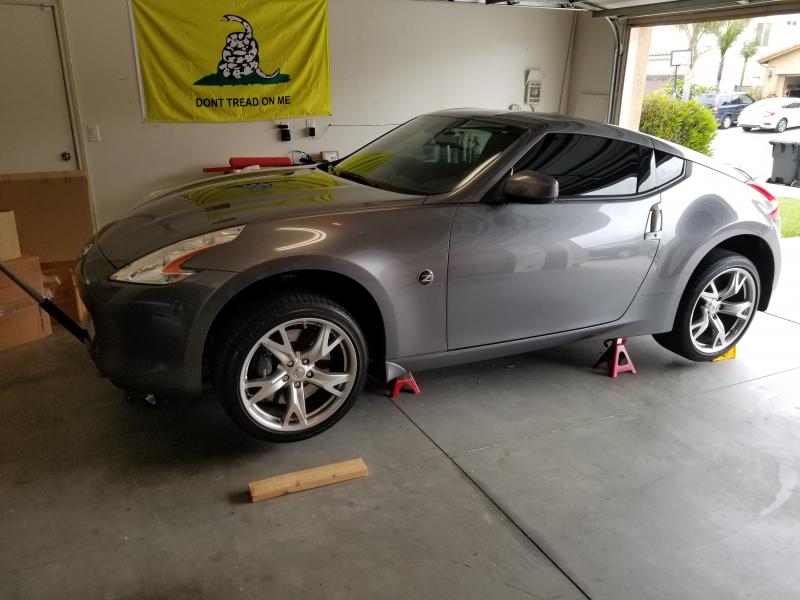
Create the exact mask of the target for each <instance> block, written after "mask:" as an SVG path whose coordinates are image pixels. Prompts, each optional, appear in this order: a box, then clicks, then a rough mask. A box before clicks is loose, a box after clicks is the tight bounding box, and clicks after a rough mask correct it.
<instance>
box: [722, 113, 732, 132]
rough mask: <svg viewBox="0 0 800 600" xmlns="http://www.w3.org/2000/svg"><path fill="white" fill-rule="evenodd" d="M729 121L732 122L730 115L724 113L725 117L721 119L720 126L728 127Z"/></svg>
mask: <svg viewBox="0 0 800 600" xmlns="http://www.w3.org/2000/svg"><path fill="white" fill-rule="evenodd" d="M731 123H732V121H731V116H730V115H725V117H724V118H723V119H722V128H723V129H728V128H729V127H730V126H731Z"/></svg>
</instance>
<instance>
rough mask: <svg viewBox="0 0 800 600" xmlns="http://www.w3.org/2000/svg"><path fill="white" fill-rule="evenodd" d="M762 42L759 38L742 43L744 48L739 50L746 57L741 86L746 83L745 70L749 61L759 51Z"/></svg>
mask: <svg viewBox="0 0 800 600" xmlns="http://www.w3.org/2000/svg"><path fill="white" fill-rule="evenodd" d="M759 46H760V44H759V43H758V40H750V41H749V42H745V43H744V44H743V45H742V49H741V50H740V51H739V54H741V55H742V58H743V59H744V64H743V65H742V76H741V77H740V78H739V87H742V86H743V85H744V72H745V70H746V69H747V61H749V60H750V59H751V58H753V57H754V56H755V55H756V54H757V53H758V48H759Z"/></svg>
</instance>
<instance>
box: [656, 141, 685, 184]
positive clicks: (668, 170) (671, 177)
mask: <svg viewBox="0 0 800 600" xmlns="http://www.w3.org/2000/svg"><path fill="white" fill-rule="evenodd" d="M683 167H684V160H683V159H682V158H678V157H677V156H673V155H672V154H667V153H666V152H662V151H661V150H656V178H657V179H658V185H667V184H668V183H671V182H673V181H675V180H676V179H678V177H680V176H681V175H683Z"/></svg>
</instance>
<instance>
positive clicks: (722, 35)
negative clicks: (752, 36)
mask: <svg viewBox="0 0 800 600" xmlns="http://www.w3.org/2000/svg"><path fill="white" fill-rule="evenodd" d="M749 23H750V21H749V20H748V19H740V20H738V21H711V22H710V23H707V26H708V32H709V33H710V34H711V35H713V36H714V37H715V38H716V39H717V48H718V49H719V69H717V89H719V83H720V81H722V70H723V68H725V55H726V54H727V53H728V50H730V49H731V46H733V44H734V43H735V42H736V39H737V38H738V37H739V36H740V35H742V33H743V32H744V30H745V29H747V25H748V24H749Z"/></svg>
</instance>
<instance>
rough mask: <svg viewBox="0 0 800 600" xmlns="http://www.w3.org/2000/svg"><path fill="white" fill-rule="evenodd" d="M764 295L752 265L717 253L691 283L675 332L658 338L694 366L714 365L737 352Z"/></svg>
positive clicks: (662, 334)
mask: <svg viewBox="0 0 800 600" xmlns="http://www.w3.org/2000/svg"><path fill="white" fill-rule="evenodd" d="M760 293H761V281H760V279H759V277H758V271H757V270H756V267H755V265H754V264H753V263H752V262H751V261H750V260H749V259H747V258H745V257H744V256H742V255H740V254H736V253H734V252H729V251H727V250H715V251H713V252H712V253H711V254H709V255H708V256H707V257H706V258H705V259H703V261H702V262H701V263H700V265H699V266H698V267H697V270H696V271H695V274H694V275H693V276H692V278H691V279H690V280H689V284H688V285H687V287H686V291H685V292H684V294H683V297H682V298H681V302H680V305H679V306H678V312H677V314H676V316H675V325H674V328H673V330H672V331H670V332H669V333H661V334H657V335H655V336H653V337H654V338H655V339H656V341H657V342H658V343H659V344H661V345H662V346H664V347H665V348H667V349H668V350H671V351H672V352H675V353H676V354H679V355H681V356H683V357H684V358H688V359H689V360H694V361H698V362H702V361H710V360H714V359H715V358H717V357H719V356H721V355H723V354H725V353H726V352H727V351H728V350H730V349H731V348H732V347H733V346H735V345H736V343H737V342H738V341H739V340H740V339H741V338H742V336H743V335H744V334H745V332H746V331H747V329H748V327H750V323H752V321H753V316H754V315H755V313H756V310H757V308H758V299H759V294H760Z"/></svg>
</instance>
